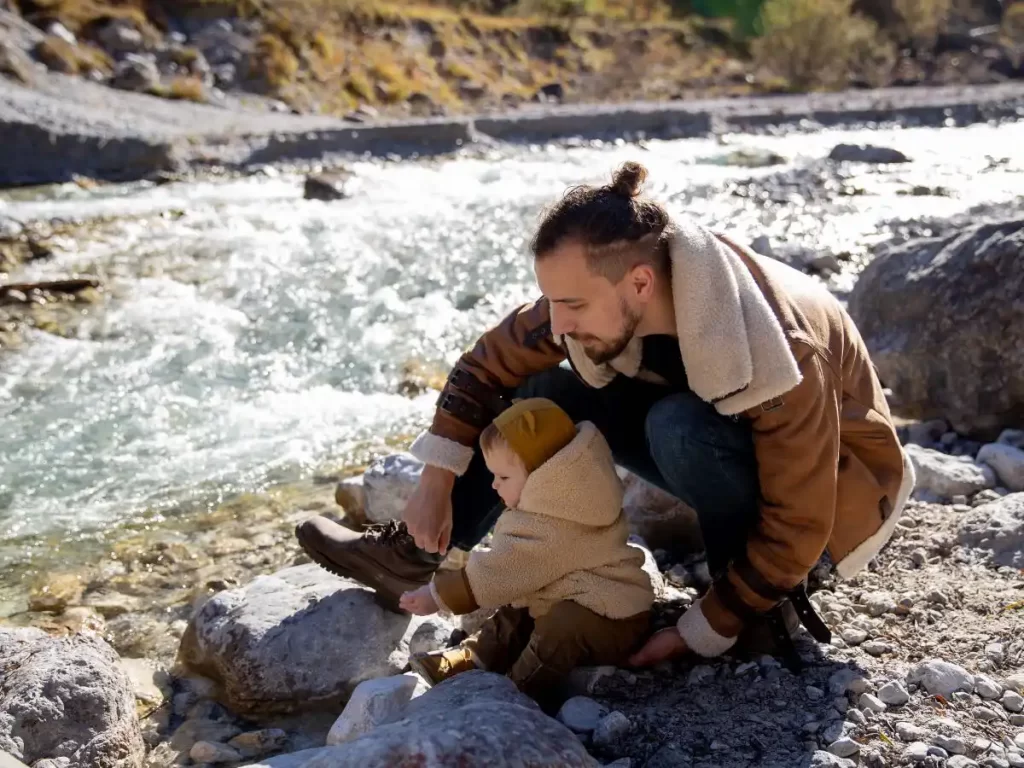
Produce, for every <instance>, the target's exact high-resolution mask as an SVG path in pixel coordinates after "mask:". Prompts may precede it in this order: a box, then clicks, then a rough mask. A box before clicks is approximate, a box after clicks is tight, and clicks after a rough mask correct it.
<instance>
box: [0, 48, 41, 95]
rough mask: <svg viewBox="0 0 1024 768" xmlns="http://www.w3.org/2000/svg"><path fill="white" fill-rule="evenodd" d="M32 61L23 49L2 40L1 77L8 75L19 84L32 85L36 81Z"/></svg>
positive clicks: (0, 51) (0, 54) (0, 50)
mask: <svg viewBox="0 0 1024 768" xmlns="http://www.w3.org/2000/svg"><path fill="white" fill-rule="evenodd" d="M32 69H33V68H32V60H31V59H30V58H29V57H28V56H27V55H26V54H25V52H24V51H23V50H21V48H19V47H18V46H16V45H14V44H13V43H10V42H8V41H7V40H4V39H0V75H6V76H7V77H11V78H13V79H15V80H17V81H18V82H21V83H25V84H31V83H32V82H33V81H34V80H35V75H34V74H33V71H32Z"/></svg>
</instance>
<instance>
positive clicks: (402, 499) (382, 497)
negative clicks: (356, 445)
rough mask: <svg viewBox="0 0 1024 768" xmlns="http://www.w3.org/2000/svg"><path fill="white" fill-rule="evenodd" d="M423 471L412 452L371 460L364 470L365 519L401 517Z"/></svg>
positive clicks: (381, 521) (383, 520) (421, 464)
mask: <svg viewBox="0 0 1024 768" xmlns="http://www.w3.org/2000/svg"><path fill="white" fill-rule="evenodd" d="M422 472H423V462H422V461H420V460H419V459H417V458H416V457H415V456H413V455H412V454H411V453H393V454H390V455H388V456H384V457H383V458H380V459H377V460H376V461H374V462H373V463H372V464H371V465H370V466H369V467H368V468H367V470H366V472H365V473H364V474H363V497H364V500H365V506H364V511H365V514H366V519H367V520H369V521H370V522H373V523H386V522H387V521H388V520H401V519H402V514H403V512H404V511H405V505H406V503H407V502H408V501H409V499H410V498H411V497H412V494H413V491H415V490H416V485H417V484H418V483H419V481H420V474H421V473H422Z"/></svg>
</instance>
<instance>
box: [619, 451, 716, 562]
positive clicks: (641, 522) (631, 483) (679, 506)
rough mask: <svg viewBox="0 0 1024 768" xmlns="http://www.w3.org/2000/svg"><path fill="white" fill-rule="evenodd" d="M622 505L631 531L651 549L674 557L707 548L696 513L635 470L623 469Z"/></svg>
mask: <svg viewBox="0 0 1024 768" xmlns="http://www.w3.org/2000/svg"><path fill="white" fill-rule="evenodd" d="M621 474H622V475H623V480H622V484H623V489H624V491H623V499H622V508H623V511H624V512H625V513H626V519H627V520H628V521H629V527H630V531H631V532H632V533H634V534H635V535H637V536H639V537H640V538H642V539H643V540H644V541H645V542H647V545H648V546H649V547H651V548H652V549H663V550H665V551H666V552H668V553H670V554H671V555H673V556H674V557H683V556H685V555H687V554H690V553H693V552H698V551H701V550H703V549H704V545H703V540H702V539H701V535H700V524H699V523H698V521H697V513H696V512H694V511H693V510H692V509H691V508H690V507H688V506H687V505H686V504H684V503H683V502H681V501H679V499H677V498H675V497H674V496H672V495H670V494H668V493H666V492H665V491H663V490H661V489H660V488H658V487H657V486H655V485H652V484H651V483H648V482H647V481H646V480H644V479H643V478H642V477H639V476H638V475H635V474H633V473H632V472H627V471H623V472H622V473H621Z"/></svg>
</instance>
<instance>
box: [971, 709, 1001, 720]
mask: <svg viewBox="0 0 1024 768" xmlns="http://www.w3.org/2000/svg"><path fill="white" fill-rule="evenodd" d="M971 714H972V715H974V716H975V717H976V718H978V719H979V720H981V721H982V722H984V723H990V722H992V721H993V720H1003V719H1005V718H1006V715H1004V714H1003V713H1002V712H998V711H996V710H994V709H992V708H990V707H974V709H972V710H971Z"/></svg>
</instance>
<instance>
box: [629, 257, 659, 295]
mask: <svg viewBox="0 0 1024 768" xmlns="http://www.w3.org/2000/svg"><path fill="white" fill-rule="evenodd" d="M655 280H656V275H655V274H654V268H653V267H651V265H650V264H637V265H636V266H635V267H633V269H631V270H630V272H629V281H630V288H631V289H632V291H633V293H634V294H635V295H636V297H637V298H638V299H640V300H642V301H649V300H650V298H651V297H652V296H653V295H654V284H655Z"/></svg>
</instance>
